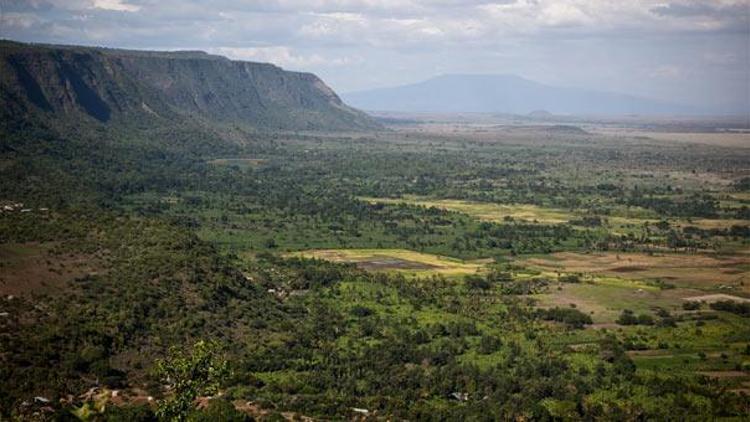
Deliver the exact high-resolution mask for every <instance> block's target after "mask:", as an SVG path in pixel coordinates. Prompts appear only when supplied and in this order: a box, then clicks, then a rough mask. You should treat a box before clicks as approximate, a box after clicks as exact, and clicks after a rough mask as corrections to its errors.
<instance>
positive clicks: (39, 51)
mask: <svg viewBox="0 0 750 422" xmlns="http://www.w3.org/2000/svg"><path fill="white" fill-rule="evenodd" d="M0 104H2V106H3V107H4V109H5V113H9V114H8V117H16V118H17V117H18V114H19V113H20V114H23V115H25V114H40V115H42V116H45V115H47V116H65V117H68V118H71V117H82V118H87V119H88V118H90V119H94V120H95V121H99V122H102V123H109V122H116V121H122V120H123V119H125V120H127V119H132V118H137V117H138V116H145V115H148V117H149V118H153V117H157V118H162V119H170V118H175V117H189V118H198V119H203V120H207V121H216V122H220V123H232V124H240V125H246V126H250V127H253V128H256V129H260V130H304V129H312V130H315V129H318V130H352V129H354V130H356V129H370V128H374V127H377V124H376V123H374V121H373V120H372V119H370V118H369V117H368V116H367V115H365V114H364V113H362V112H360V111H358V110H355V109H353V108H351V107H348V106H346V105H345V104H344V103H343V102H342V101H341V100H340V99H339V97H338V96H337V95H336V94H335V93H334V92H333V91H332V90H331V89H330V88H329V87H328V86H326V85H325V84H324V83H323V81H321V80H320V79H319V78H318V77H317V76H315V75H313V74H310V73H299V72H289V71H285V70H283V69H281V68H279V67H276V66H274V65H271V64H264V63H252V62H241V61H232V60H229V59H226V58H224V57H219V56H212V55H209V54H205V53H201V52H174V53H172V52H164V53H160V52H139V51H126V50H111V49H98V48H86V47H65V46H60V47H58V46H38V45H26V44H20V43H11V42H3V43H0Z"/></svg>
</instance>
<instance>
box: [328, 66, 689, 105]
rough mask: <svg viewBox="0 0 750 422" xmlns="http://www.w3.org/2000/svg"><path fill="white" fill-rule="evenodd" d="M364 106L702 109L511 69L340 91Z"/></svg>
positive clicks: (440, 76) (345, 97)
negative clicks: (540, 78)
mask: <svg viewBox="0 0 750 422" xmlns="http://www.w3.org/2000/svg"><path fill="white" fill-rule="evenodd" d="M342 97H343V98H344V99H345V100H346V101H347V103H349V104H352V105H353V106H355V107H358V108H362V109H365V110H383V111H402V112H483V113H514V114H528V113H530V112H533V111H535V110H547V111H549V112H551V113H555V114H669V113H685V114H701V113H702V112H703V110H700V109H698V108H695V107H691V106H686V105H680V104H672V103H668V102H665V101H660V100H653V99H648V98H641V97H636V96H632V95H627V94H619V93H610V92H600V91H592V90H585V89H578V88H570V87H558V86H552V85H547V84H543V83H539V82H535V81H532V80H529V79H526V78H523V77H521V76H518V75H513V74H445V75H439V76H435V77H433V78H430V79H427V80H425V81H422V82H417V83H413V84H407V85H400V86H395V87H387V88H378V89H372V90H364V91H355V92H349V93H344V94H342Z"/></svg>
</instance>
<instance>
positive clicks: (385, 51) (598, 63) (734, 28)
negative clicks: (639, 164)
mask: <svg viewBox="0 0 750 422" xmlns="http://www.w3.org/2000/svg"><path fill="white" fill-rule="evenodd" d="M0 37H1V38H6V39H13V40H18V41H30V42H43V43H57V44H81V45H96V46H107V47H120V48H135V49H159V50H181V49H187V50H204V51H207V52H210V53H215V54H221V55H224V56H227V57H229V58H232V59H240V60H250V61H263V62H271V63H274V64H277V65H279V66H281V67H283V68H285V69H289V70H300V71H309V72H313V73H315V74H317V75H318V76H320V77H321V78H323V80H324V81H325V82H326V83H327V84H328V85H330V86H331V87H333V88H334V89H335V90H337V91H339V92H349V91H357V90H364V89H369V88H377V87H386V86H394V85H400V84H407V83H413V82H418V81H421V80H425V79H428V78H430V77H433V76H437V75H441V74H450V73H472V74H475V73H483V74H487V73H492V74H516V75H519V76H522V77H525V78H528V79H532V80H535V81H538V82H543V83H548V84H552V85H559V86H573V87H581V88H586V89H592V90H603V91H612V92H622V93H628V94H633V95H638V96H644V97H649V98H656V99H661V100H667V101H670V102H675V103H681V104H691V105H711V106H716V105H723V104H735V105H736V104H743V103H744V104H746V103H747V102H748V98H750V0H662V1H652V0H496V1H489V0H431V1H428V0H382V1H377V0H257V1H256V0H250V1H233V0H211V1H199V0H0Z"/></svg>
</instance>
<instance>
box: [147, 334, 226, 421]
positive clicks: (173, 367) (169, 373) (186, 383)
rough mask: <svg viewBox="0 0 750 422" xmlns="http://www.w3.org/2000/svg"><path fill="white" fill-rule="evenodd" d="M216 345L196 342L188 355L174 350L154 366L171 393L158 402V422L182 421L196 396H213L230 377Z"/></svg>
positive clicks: (212, 342) (211, 342)
mask: <svg viewBox="0 0 750 422" xmlns="http://www.w3.org/2000/svg"><path fill="white" fill-rule="evenodd" d="M219 351H220V347H219V344H218V343H216V342H214V341H199V342H197V343H196V344H195V345H194V346H193V350H192V352H191V353H186V352H184V351H182V350H179V349H177V348H172V349H171V350H170V356H169V357H168V358H167V359H164V360H160V361H158V362H157V363H156V369H155V372H156V376H157V377H159V379H161V380H163V381H164V382H166V383H167V385H168V389H169V391H170V392H171V394H170V395H169V396H168V397H167V398H166V399H164V400H162V401H161V402H160V403H159V406H158V409H157V411H156V415H157V416H158V417H159V419H164V420H171V421H184V420H185V419H186V418H187V415H188V414H189V413H190V411H191V410H192V409H193V402H194V401H195V399H196V398H197V397H198V396H202V395H212V394H216V393H217V392H218V391H219V387H220V386H221V383H222V382H223V381H224V379H226V377H227V376H228V375H229V365H228V363H227V361H226V360H224V359H222V358H221V357H220V355H219Z"/></svg>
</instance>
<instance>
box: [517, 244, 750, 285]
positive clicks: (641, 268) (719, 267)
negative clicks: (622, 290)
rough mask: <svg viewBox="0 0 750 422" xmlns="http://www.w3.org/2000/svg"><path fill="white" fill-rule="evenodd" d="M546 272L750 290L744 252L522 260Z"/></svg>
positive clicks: (749, 270) (569, 254)
mask: <svg viewBox="0 0 750 422" xmlns="http://www.w3.org/2000/svg"><path fill="white" fill-rule="evenodd" d="M521 262H522V263H523V264H524V265H529V266H531V267H532V268H538V269H541V270H545V271H559V272H565V273H584V274H597V275H602V276H609V277H620V278H627V279H635V280H654V281H655V280H661V281H663V282H665V283H669V284H672V285H674V286H676V287H682V288H692V289H699V290H713V289H717V288H720V287H721V288H723V289H726V290H732V291H737V292H744V293H750V267H749V266H750V257H748V256H747V255H744V254H738V255H732V256H714V255H709V254H668V253H664V254H653V255H649V254H643V253H611V252H603V253H591V254H581V253H575V252H562V253H555V254H552V255H549V256H545V257H531V258H525V259H522V260H521Z"/></svg>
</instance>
